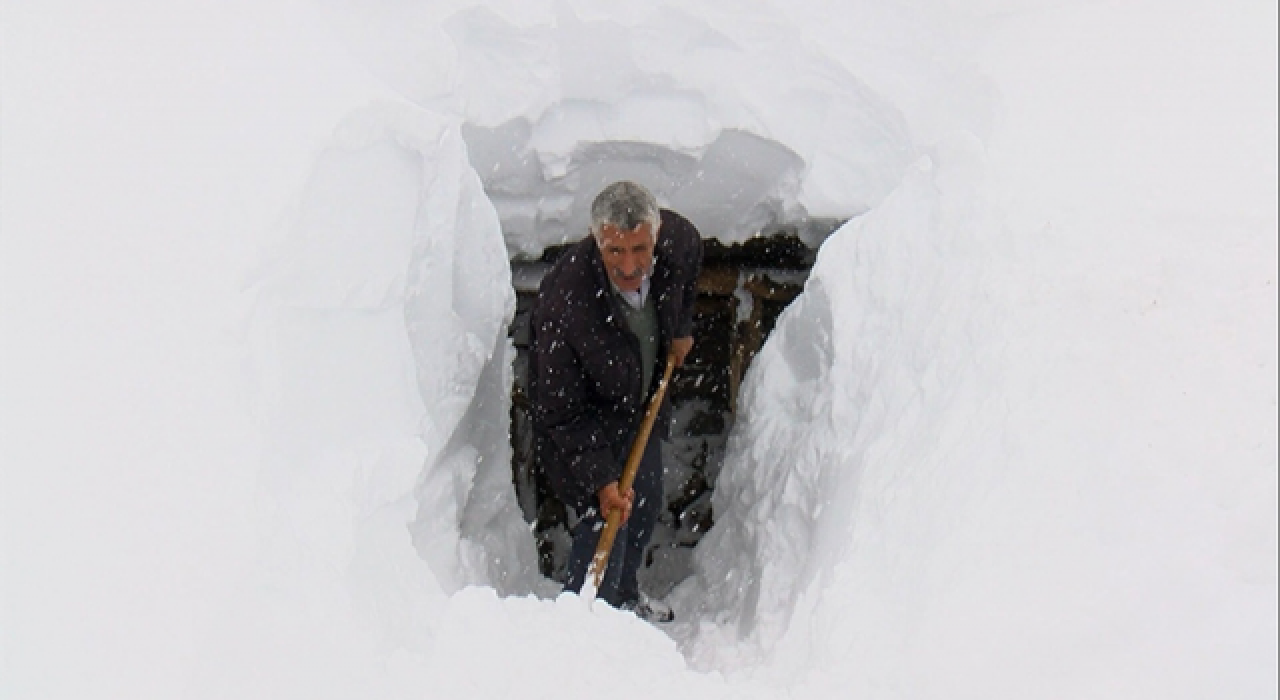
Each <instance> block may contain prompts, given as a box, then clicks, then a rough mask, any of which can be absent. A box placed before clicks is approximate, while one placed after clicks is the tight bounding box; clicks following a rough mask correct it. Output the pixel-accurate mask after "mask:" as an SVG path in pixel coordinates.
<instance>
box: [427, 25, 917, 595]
mask: <svg viewBox="0 0 1280 700" xmlns="http://www.w3.org/2000/svg"><path fill="white" fill-rule="evenodd" d="M650 22H651V24H650V25H649V26H647V27H646V26H640V27H634V28H626V27H621V26H620V25H617V24H615V23H613V22H609V21H600V22H584V21H580V20H578V19H577V18H576V17H574V16H572V15H561V16H560V17H558V21H557V24H556V26H555V27H548V28H532V29H528V28H523V29H522V28H517V27H515V26H512V25H509V24H507V23H506V22H505V21H503V20H502V19H501V18H499V17H497V16H495V15H492V14H490V13H487V12H485V11H482V10H477V11H471V12H468V13H464V14H462V15H459V16H457V17H455V18H454V19H453V20H451V27H450V33H451V35H452V37H453V39H454V41H455V43H456V46H457V48H458V51H459V54H460V60H461V61H462V65H463V69H462V71H463V73H465V74H467V76H468V79H467V80H466V81H465V83H464V85H465V86H466V87H465V88H464V89H466V90H468V91H470V94H468V95H467V97H468V98H469V102H468V104H469V105H471V106H472V107H473V110H472V111H471V112H470V113H469V115H468V116H469V119H468V120H467V121H466V122H465V123H464V124H463V125H462V127H461V135H462V138H463V139H464V141H465V143H466V149H467V155H468V159H469V163H470V164H471V166H472V167H473V168H474V170H475V172H476V173H477V174H478V176H479V178H480V181H481V183H482V185H483V189H484V194H485V196H486V198H487V199H488V200H489V201H490V202H491V203H492V205H493V207H494V209H495V211H496V213H497V216H498V218H499V221H500V226H501V231H502V236H503V241H504V244H505V246H506V249H507V254H508V257H509V260H510V264H511V279H512V286H513V290H514V292H515V298H516V307H515V313H514V316H513V319H512V322H511V324H510V326H509V328H508V335H509V337H510V340H511V342H512V345H513V348H514V365H513V372H512V391H511V413H510V436H511V448H512V455H511V481H512V484H513V487H514V489H515V492H516V498H517V501H518V503H519V506H520V510H521V513H522V515H523V517H524V520H525V521H526V522H527V523H529V526H530V529H531V531H532V532H533V534H534V538H535V540H536V547H537V552H538V569H539V572H540V574H541V575H542V576H544V577H546V578H547V579H549V580H551V581H555V582H557V583H559V582H562V581H563V580H564V576H565V567H566V564H567V557H568V549H569V542H570V540H569V535H568V531H567V530H568V526H569V525H570V524H571V523H570V522H569V518H571V517H572V516H571V515H570V514H569V513H567V511H566V509H565V508H564V506H563V505H562V504H560V503H559V501H558V500H557V499H556V498H555V497H554V495H552V494H551V492H550V489H549V487H548V486H547V484H546V482H545V478H544V477H542V476H541V474H540V473H539V472H538V470H537V469H536V467H535V465H534V464H533V460H532V454H531V443H532V436H531V425H530V406H529V405H528V402H527V399H526V398H525V396H526V394H525V381H526V374H527V373H526V367H527V362H528V312H529V309H530V307H531V304H532V302H533V300H534V298H535V297H536V294H537V288H538V284H539V282H540V281H541V278H542V276H543V274H545V272H546V271H547V270H548V269H549V268H550V266H551V265H552V264H554V261H555V259H556V257H557V256H558V255H559V253H560V252H561V251H562V250H564V249H565V248H566V247H567V246H568V245H569V244H571V243H572V242H576V241H577V240H579V239H580V238H582V237H583V236H584V235H586V231H587V223H588V222H587V217H588V210H589V207H590V203H591V201H592V199H593V198H594V197H595V195H596V193H598V192H599V191H600V190H601V189H602V188H603V187H604V186H605V185H607V184H609V183H611V182H615V181H618V180H624V179H625V180H632V181H635V182H639V183H641V184H643V185H644V186H646V187H647V188H648V189H650V191H652V192H654V194H655V195H656V196H657V198H658V200H659V203H660V205H661V206H663V207H666V208H670V209H673V210H675V211H678V212H680V213H681V214H683V215H684V216H686V217H687V218H689V219H690V220H691V221H692V222H693V223H694V224H695V225H696V226H697V227H698V229H699V232H700V233H701V235H702V236H703V241H704V264H703V270H702V274H701V276H700V277H699V280H698V301H697V304H696V307H695V321H694V324H695V329H694V337H695V346H694V351H693V354H692V356H691V357H690V359H689V361H688V362H687V363H686V366H685V367H683V368H681V370H680V371H679V372H678V373H677V375H676V377H675V379H674V383H673V387H672V404H673V408H674V409H675V410H674V414H673V425H671V426H669V428H670V434H671V440H670V441H669V442H668V443H667V444H666V445H665V446H664V460H663V461H664V471H665V475H664V495H665V503H664V504H663V508H662V509H661V515H660V519H659V524H658V529H657V531H656V532H655V534H654V537H653V539H652V540H651V543H650V546H649V549H648V551H647V553H646V557H645V561H644V564H643V566H642V569H641V573H640V577H641V583H642V586H643V587H645V589H646V590H647V592H648V593H650V594H651V595H655V596H659V597H662V596H666V595H667V594H668V593H670V592H671V591H672V589H673V588H674V587H675V586H676V585H677V584H679V583H680V582H682V581H684V580H685V579H687V578H688V577H689V576H690V574H691V573H692V571H693V567H694V562H693V552H694V549H695V548H696V545H697V543H698V542H699V541H700V540H701V538H702V536H703V535H704V534H706V532H707V531H708V530H709V529H710V528H711V527H712V525H713V524H714V522H715V514H714V508H713V506H712V500H713V497H714V491H715V484H716V481H717V476H718V474H719V471H720V468H721V465H722V463H723V460H724V456H725V448H726V445H727V441H728V438H729V435H730V434H731V432H732V429H733V426H734V420H735V417H736V413H737V398H738V394H739V390H740V387H741V385H742V381H743V378H744V376H745V375H746V373H747V372H748V370H749V368H750V366H751V362H752V359H753V358H754V356H755V355H756V353H757V352H758V351H759V350H760V348H761V346H762V345H763V344H764V342H765V341H766V340H767V338H768V336H769V334H770V333H771V331H772V330H773V327H774V325H775V323H776V321H777V319H778V317H779V315H780V314H781V313H782V311H783V310H784V309H785V308H786V307H787V306H788V304H790V303H791V302H792V301H793V300H794V299H795V298H796V297H797V296H798V295H800V294H801V292H802V290H803V287H804V284H805V281H806V279H807V277H808V274H809V270H810V268H811V267H812V266H813V264H814V260H815V258H816V254H817V251H818V249H819V247H820V246H821V245H822V243H823V241H824V240H825V239H826V238H827V237H828V236H829V235H830V234H831V233H832V232H834V231H835V230H836V229H837V228H839V227H840V226H841V225H842V224H844V223H845V222H846V221H848V220H849V219H850V218H851V217H853V216H855V215H857V214H860V213H862V212H863V211H865V210H867V209H868V208H869V207H870V206H871V205H872V204H873V203H874V202H876V201H877V200H878V199H879V198H880V197H882V196H883V195H884V193H885V192H887V191H888V190H889V189H890V188H891V187H892V186H893V184H894V180H895V178H897V177H900V176H901V174H902V171H903V169H904V167H905V164H906V160H907V155H908V153H909V152H910V148H909V143H908V139H907V137H906V131H905V128H904V126H903V124H902V123H901V119H900V117H899V116H898V115H897V114H896V112H895V111H894V110H893V109H892V108H891V107H889V106H888V105H887V104H885V103H883V102H882V101H880V100H879V98H878V97H877V96H876V95H875V94H874V93H872V92H871V91H869V90H867V89H866V88H865V87H864V86H862V85H861V84H860V83H859V82H858V81H857V80H856V79H855V78H854V77H853V76H852V75H850V74H849V73H847V72H845V71H843V70H842V69H839V68H838V67H836V66H833V65H831V64H829V63H827V62H825V61H824V60H822V58H821V57H820V56H818V55H816V54H811V53H806V52H804V51H799V52H797V51H795V50H794V47H790V48H789V49H788V51H789V55H790V56H791V57H792V58H791V59H790V60H789V61H783V62H782V63H781V64H779V63H778V62H777V61H776V60H773V59H771V58H770V48H771V47H770V46H768V45H765V46H760V45H752V46H751V47H750V48H749V49H748V48H746V47H745V46H744V45H741V44H738V43H735V42H734V41H733V40H732V39H730V38H729V37H728V36H725V35H721V34H719V33H718V32H716V31H714V30H713V29H711V28H710V27H709V26H708V25H706V24H705V23H702V22H701V21H699V20H696V19H694V18H692V17H689V16H685V15H679V14H665V15H662V14H660V15H658V16H657V17H654V18H651V20H650ZM673 27H674V28H677V29H678V30H679V31H678V33H677V34H678V36H681V37H683V41H682V42H681V43H680V44H679V45H677V46H673V47H670V48H671V51H670V55H669V56H667V58H666V59H665V60H664V61H660V62H658V65H657V66H649V65H645V64H644V63H643V62H642V61H640V60H637V59H636V58H635V57H634V56H635V54H630V55H629V54H626V53H619V52H618V51H616V47H615V48H606V47H603V45H602V44H601V43H600V41H599V38H598V37H599V36H601V35H607V36H615V37H617V36H621V37H624V38H625V39H626V40H627V41H629V42H632V44H633V45H636V46H638V45H639V43H640V42H641V41H642V40H644V39H647V38H651V37H652V36H653V35H654V32H656V31H658V30H659V29H660V28H665V29H670V28H673ZM494 36H501V37H503V38H504V39H507V40H509V43H508V44H507V45H509V46H513V47H516V48H514V49H512V51H511V53H510V54H508V55H503V54H501V53H498V54H495V52H494V46H493V43H492V41H491V40H492V38H493V37H494ZM623 43H624V44H625V43H627V42H623ZM530 46H540V47H542V48H543V49H544V50H545V52H546V53H548V54H550V55H553V56H554V57H556V58H557V59H558V60H556V61H555V62H554V66H552V73H553V75H554V78H555V79H553V80H550V81H546V80H544V79H543V77H544V76H542V75H540V74H538V73H536V72H533V71H529V72H527V75H528V77H529V78H530V84H531V85H534V86H538V85H542V86H543V87H544V92H543V93H542V94H538V93H534V92H530V91H529V90H530V88H529V87H528V85H525V86H522V88H523V89H522V91H521V94H520V95H519V96H518V97H519V98H520V99H519V100H516V103H517V104H520V103H521V101H523V103H524V104H526V105H528V104H535V105H537V108H536V109H532V110H529V109H526V110H525V112H524V113H521V112H520V110H517V109H511V108H510V107H506V108H503V106H502V105H503V103H502V102H501V101H500V100H499V96H500V92H501V91H497V92H493V91H488V92H485V93H484V94H476V93H477V92H478V91H481V90H484V89H485V86H487V85H492V84H493V82H491V81H489V80H486V79H485V78H486V77H492V76H486V75H485V73H486V71H490V72H497V71H499V70H510V69H512V67H513V66H516V65H518V64H517V59H519V58H521V57H525V58H529V57H530V56H531V55H532V54H533V53H536V52H532V50H531V49H530ZM677 56H678V57H679V58H680V59H681V60H680V61H679V62H677V61H676V60H675V59H676V57H677ZM726 59H732V60H734V61H737V62H740V63H741V64H742V65H743V67H744V68H745V69H746V70H744V71H743V72H741V73H737V76H738V79H739V80H741V81H742V82H741V84H738V85H727V86H726V85H723V84H718V85H715V86H712V85H709V84H701V85H700V84H697V83H696V81H695V83H694V84H688V85H680V84H679V81H680V80H688V76H689V75H695V76H696V75H698V73H699V71H697V70H694V71H692V72H690V71H686V70H681V71H676V70H674V67H675V66H676V65H680V66H681V67H682V68H688V67H690V66H691V65H692V66H694V67H697V66H699V65H702V66H704V67H705V66H710V65H712V64H714V63H718V62H723V61H724V60H726ZM495 66H498V68H495ZM779 70H782V71H788V72H789V76H788V77H789V80H787V81H785V82H781V81H780V82H777V83H772V82H771V79H773V78H780V77H781V76H780V75H779V74H778V73H777V71H779ZM707 75H710V71H708V73H707ZM722 77H723V76H722ZM797 78H798V79H797ZM780 86H785V87H780ZM798 119H803V120H804V121H805V122H807V123H808V125H810V126H811V127H813V130H808V129H800V128H798V127H799V126H800V125H799V124H798V123H797V121H796V120H798Z"/></svg>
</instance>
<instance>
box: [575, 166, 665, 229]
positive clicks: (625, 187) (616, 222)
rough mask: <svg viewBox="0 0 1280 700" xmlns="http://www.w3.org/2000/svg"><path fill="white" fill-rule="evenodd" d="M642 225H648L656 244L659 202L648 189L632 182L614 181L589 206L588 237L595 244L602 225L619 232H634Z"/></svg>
mask: <svg viewBox="0 0 1280 700" xmlns="http://www.w3.org/2000/svg"><path fill="white" fill-rule="evenodd" d="M645 222H648V223H649V226H650V228H651V230H652V232H653V240H654V241H655V242H656V241H657V240H658V228H659V227H660V226H662V216H661V215H660V214H659V212H658V200H656V199H654V198H653V195H652V194H650V193H649V190H646V189H645V188H643V187H641V186H640V185H637V184H636V183H634V182H628V181H626V180H623V181H621V182H615V183H613V184H612V185H609V186H608V187H606V188H604V189H603V190H600V194H598V195H596V198H595V201H593V202H592V203H591V235H592V236H594V237H595V239H596V241H597V242H598V241H599V240H600V232H601V231H602V230H603V229H604V226H605V224H612V225H613V226H615V227H616V228H618V229H619V230H622V231H633V230H635V228H636V227H637V226H639V225H640V224H643V223H645Z"/></svg>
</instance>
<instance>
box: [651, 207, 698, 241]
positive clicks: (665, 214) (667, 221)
mask: <svg viewBox="0 0 1280 700" xmlns="http://www.w3.org/2000/svg"><path fill="white" fill-rule="evenodd" d="M660 214H661V217H662V231H663V232H664V233H667V234H671V238H672V239H683V240H684V241H686V242H687V241H689V240H701V238H702V236H701V235H700V234H699V233H698V227H696V226H694V225H693V222H692V221H689V220H688V219H686V218H685V217H684V215H683V214H681V213H680V212H678V211H675V210H673V209H662V210H660Z"/></svg>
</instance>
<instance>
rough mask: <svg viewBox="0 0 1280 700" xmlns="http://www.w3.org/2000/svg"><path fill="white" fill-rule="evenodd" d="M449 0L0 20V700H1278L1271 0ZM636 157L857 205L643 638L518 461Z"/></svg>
mask: <svg viewBox="0 0 1280 700" xmlns="http://www.w3.org/2000/svg"><path fill="white" fill-rule="evenodd" d="M471 5H472V3H468V2H462V1H460V0H459V1H457V2H433V3H409V2H385V3H376V4H371V5H368V6H361V7H355V6H348V5H346V4H342V3H321V4H308V3H303V2H276V3H268V4H261V3H244V2H230V3H227V2H220V3H212V2H208V3H205V2H199V1H196V2H190V3H183V5H182V7H180V8H179V7H170V6H168V5H160V4H144V3H131V4H129V5H128V6H127V7H112V8H97V7H93V8H91V7H87V6H81V4H77V3H74V2H66V3H61V4H58V3H47V4H42V5H41V6H40V7H34V6H31V7H13V6H11V5H7V6H6V7H5V13H4V14H5V21H4V23H3V31H4V37H3V47H4V48H3V52H4V57H3V59H4V60H3V61H0V70H2V71H3V73H2V77H3V83H2V85H3V92H4V99H3V101H0V118H2V120H3V128H2V129H0V133H3V135H4V136H3V140H2V141H0V148H2V149H3V157H0V183H3V184H2V186H0V198H2V200H3V203H2V206H0V217H2V218H0V245H3V254H2V255H0V265H3V274H2V275H0V285H3V290H2V291H0V304H2V305H3V317H4V338H5V340H4V344H3V361H2V362H0V371H2V372H3V374H2V375H0V377H2V378H0V383H2V386H3V390H2V392H0V394H2V395H3V400H2V401H0V405H3V411H4V412H3V418H2V419H0V435H2V436H3V437H2V440H3V479H4V486H3V489H0V491H2V492H3V494H4V507H3V512H4V519H5V526H4V529H3V540H2V541H3V549H4V563H3V566H2V567H0V572H2V573H0V577H2V578H0V581H2V582H3V587H4V591H5V592H4V601H5V608H4V617H3V622H2V623H0V629H2V630H3V635H2V636H0V640H2V641H0V644H2V645H3V646H2V648H3V658H4V667H3V671H2V672H0V690H2V691H3V694H4V695H5V696H13V697H89V696H93V697H131V698H133V697H178V696H191V697H237V698H244V697H294V696H307V697H335V698H349V697H423V696H425V697H459V696H467V697H480V698H485V697H509V696H512V695H517V694H518V695H521V696H529V697H552V696H560V695H562V694H563V693H564V692H565V691H566V686H567V687H571V688H579V687H583V686H584V685H586V686H591V685H592V680H594V679H595V678H600V679H601V680H600V681H597V683H596V684H597V685H599V687H600V689H601V691H602V692H609V693H610V694H611V695H617V696H619V697H650V696H653V695H655V694H662V693H679V694H682V695H688V696H693V697H707V698H719V697H730V696H732V697H748V698H751V697H760V698H763V697H778V696H786V695H789V696H792V697H849V696H860V697H893V698H917V697H1027V696H1034V697H1046V698H1052V697H1079V696H1082V695H1088V696H1089V697H1116V698H1131V697H1169V698H1179V697H1187V698H1192V697H1233V698H1264V697H1275V695H1276V693H1277V685H1276V658H1277V647H1276V639H1277V622H1276V621H1277V610H1276V600H1277V571H1276V551H1277V536H1276V531H1277V525H1276V513H1277V482H1276V475H1277V452H1276V443H1277V436H1276V425H1277V412H1276V405H1277V403H1276V387H1277V373H1276V358H1277V346H1276V338H1277V321H1276V319H1277V296H1276V259H1277V250H1276V245H1277V220H1276V211H1277V201H1276V191H1277V174H1276V160H1275V155H1274V154H1275V153H1276V150H1277V143H1276V132H1277V126H1276V124H1277V122H1276V103H1277V94H1276V85H1277V78H1276V61H1275V57H1276V24H1277V23H1276V9H1275V7H1274V5H1273V4H1267V3H1252V2H1247V1H1244V0H1242V1H1240V2H1236V3H1233V4H1231V6H1230V7H1229V8H1225V7H1223V6H1222V5H1221V4H1209V3H1190V2H1187V3H1176V4H1174V5H1169V4H1168V3H1161V4H1156V3H1149V2H1142V1H1138V0H1135V1H1134V2H1125V3H1120V2H1104V3H1093V4H1088V5H1080V6H1073V5H1059V4H1055V3H1039V2H1030V1H1029V0H1028V1H1023V0H1018V1H1017V2H1014V1H1013V0H984V1H983V2H981V3H974V4H968V5H967V6H966V7H963V8H961V7H946V6H944V5H941V4H936V3H929V2H920V1H910V0H903V1H902V2H897V3H892V4H889V3H841V4H833V3H825V2H818V1H817V0H813V1H811V2H799V3H786V4H783V3H771V2H751V3H736V2H735V3H719V2H704V3H698V4H696V5H694V6H689V7H683V8H681V9H679V10H676V9H672V8H669V7H651V6H647V5H643V4H625V5H624V4H623V3H589V4H588V3H543V2H522V3H515V2H503V3H490V4H488V5H486V6H484V7H481V8H475V7H472V6H471ZM623 176H626V177H642V178H645V179H650V178H652V180H653V181H654V182H655V183H656V184H655V186H654V187H655V190H657V191H658V192H659V194H660V196H661V197H662V198H663V199H664V201H666V202H668V203H670V204H672V205H674V206H677V207H678V208H680V209H681V210H686V213H688V214H689V215H690V216H691V217H693V218H694V220H695V223H698V224H699V226H700V227H702V228H703V230H704V232H705V233H708V234H710V235H716V236H718V237H720V238H722V240H726V241H728V240H740V239H741V238H743V237H745V236H747V235H749V234H750V233H752V232H753V231H754V230H755V229H756V228H758V227H760V226H762V225H766V224H768V223H770V222H772V221H776V220H780V219H786V218H788V217H798V216H803V215H812V216H841V217H843V216H850V215H858V214H860V215H861V216H858V217H857V218H855V219H854V220H853V221H851V222H850V223H849V224H847V225H846V226H844V227H843V228H842V229H841V230H840V231H838V232H837V233H836V234H834V235H833V236H831V237H830V238H829V239H828V240H827V242H826V243H825V244H824V246H823V248H822V250H821V251H820V253H819V258H818V262H817V265H816V266H815V268H814V270H813V273H812V276H811V277H810V280H809V282H808V285H807V286H806V290H805V292H804V294H803V295H802V296H801V297H800V298H799V299H797V301H796V302H795V303H794V304H793V305H792V306H791V307H790V308H788V310H787V311H786V312H785V313H784V314H783V316H782V317H781V318H780V319H779V322H778V324H777V329H776V331H775V333H774V335H773V336H771V339H770V341H769V342H768V343H767V344H766V346H765V347H764V348H763V349H762V351H761V352H760V354H759V355H758V356H757V358H756V360H755V362H754V364H753V365H752V368H751V370H750V372H749V373H748V375H747V378H746V380H745V383H744V388H743V394H742V396H741V397H740V406H741V407H742V414H741V417H740V418H739V421H738V423H737V425H736V426H735V430H734V433H733V434H732V435H731V437H730V440H729V444H728V446H727V448H726V454H725V458H724V463H723V466H722V467H721V468H720V474H719V482H718V486H717V490H716V492H715V496H714V504H713V505H714V509H715V514H716V519H717V524H716V526H715V528H714V529H713V530H712V531H711V532H710V533H709V534H708V535H707V536H706V537H705V538H704V539H703V541H702V544H701V545H700V546H699V547H698V549H697V550H696V552H695V558H694V559H695V560H694V563H695V567H696V571H697V573H696V575H695V576H694V577H693V578H691V579H689V580H686V581H685V582H683V583H682V584H679V585H678V586H677V588H676V589H675V591H674V592H673V593H672V594H671V596H670V600H671V601H672V602H673V603H674V604H675V606H676V608H677V611H678V613H679V615H680V617H679V619H678V622H677V623H675V624H673V625H668V626H665V627H663V628H661V629H659V628H655V627H653V626H650V625H647V624H644V623H642V622H640V621H639V620H637V619H635V618H634V617H633V616H631V615H629V614H625V613H620V612H617V611H614V610H611V609H609V608H608V607H607V606H604V605H600V604H596V605H592V606H588V605H587V604H586V603H585V602H584V601H583V600H581V599H579V598H577V597H576V596H573V595H563V596H560V595H557V593H558V591H557V587H556V586H555V584H553V583H551V582H549V581H546V580H544V579H541V578H540V577H539V576H538V575H537V573H536V571H537V569H536V563H535V556H534V552H533V542H532V537H531V536H530V534H529V533H528V526H527V525H526V524H525V523H524V522H523V520H522V519H521V516H520V510H519V508H518V506H517V504H516V502H515V494H514V492H513V491H512V489H511V480H510V471H509V458H510V447H509V444H508V442H507V439H508V438H507V422H506V421H507V416H508V415H509V414H508V410H509V397H508V393H507V387H508V386H509V382H510V377H511V360H512V355H513V351H512V349H511V347H510V345H509V342H508V341H507V339H506V335H505V330H506V325H507V323H508V321H509V320H510V317H511V314H512V313H513V308H514V296H513V291H512V286H511V284H512V280H511V277H510V271H509V268H508V258H509V256H512V255H532V254H536V252H537V251H538V250H540V249H541V247H542V246H544V245H546V244H549V243H554V242H559V241H561V240H563V239H564V238H565V237H572V236H574V235H576V234H574V233H573V232H574V231H576V230H580V228H581V217H582V209H583V206H584V202H586V201H589V198H590V196H591V195H592V194H593V190H594V189H595V188H596V187H598V185H599V184H601V183H603V182H605V181H606V180H608V179H611V178H615V177H623ZM534 224H536V226H535V225H534ZM585 669H592V670H594V671H596V673H590V672H587V671H585ZM605 679H607V680H605Z"/></svg>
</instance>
